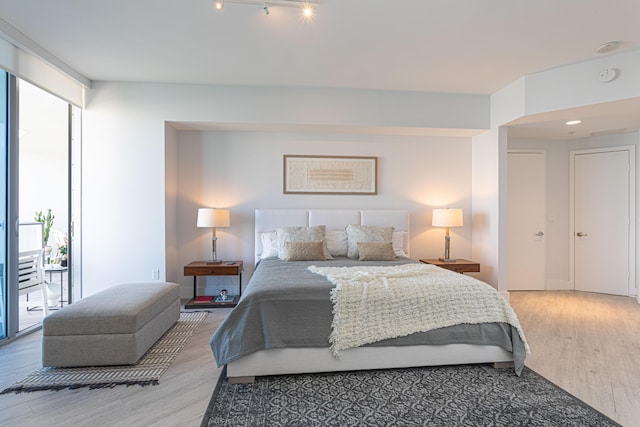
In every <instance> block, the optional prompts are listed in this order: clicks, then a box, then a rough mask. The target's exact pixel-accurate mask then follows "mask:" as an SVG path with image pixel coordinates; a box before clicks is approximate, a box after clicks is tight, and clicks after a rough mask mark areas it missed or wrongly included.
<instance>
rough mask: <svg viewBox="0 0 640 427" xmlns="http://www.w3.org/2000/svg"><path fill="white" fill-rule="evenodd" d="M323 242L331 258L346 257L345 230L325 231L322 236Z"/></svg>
mask: <svg viewBox="0 0 640 427" xmlns="http://www.w3.org/2000/svg"><path fill="white" fill-rule="evenodd" d="M324 236H325V239H324V241H325V242H326V243H327V249H329V253H330V254H331V255H333V256H347V252H348V245H347V231H346V230H327V231H326V232H325V234H324Z"/></svg>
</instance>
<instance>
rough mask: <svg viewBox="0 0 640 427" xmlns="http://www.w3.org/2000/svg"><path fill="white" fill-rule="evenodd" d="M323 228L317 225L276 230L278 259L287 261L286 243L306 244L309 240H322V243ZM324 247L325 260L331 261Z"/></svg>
mask: <svg viewBox="0 0 640 427" xmlns="http://www.w3.org/2000/svg"><path fill="white" fill-rule="evenodd" d="M324 233H325V226H324V225H318V226H315V227H282V228H278V229H276V236H277V241H278V258H280V259H282V260H286V259H287V246H286V244H287V242H307V241H311V240H322V241H323V242H324ZM323 246H324V249H323V250H324V257H325V259H333V258H332V257H331V254H330V253H329V250H328V249H327V248H326V244H324V243H323Z"/></svg>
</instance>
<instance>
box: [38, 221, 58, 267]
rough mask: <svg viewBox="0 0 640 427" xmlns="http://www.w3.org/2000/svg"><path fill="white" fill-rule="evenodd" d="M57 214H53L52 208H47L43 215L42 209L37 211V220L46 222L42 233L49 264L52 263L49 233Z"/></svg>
mask: <svg viewBox="0 0 640 427" xmlns="http://www.w3.org/2000/svg"><path fill="white" fill-rule="evenodd" d="M54 218H55V215H53V214H51V209H47V214H46V215H43V214H42V211H40V212H36V216H35V218H34V219H35V221H36V222H41V223H43V224H44V231H43V235H42V241H43V243H44V254H45V259H46V260H47V264H50V263H51V246H49V233H51V227H53V219H54Z"/></svg>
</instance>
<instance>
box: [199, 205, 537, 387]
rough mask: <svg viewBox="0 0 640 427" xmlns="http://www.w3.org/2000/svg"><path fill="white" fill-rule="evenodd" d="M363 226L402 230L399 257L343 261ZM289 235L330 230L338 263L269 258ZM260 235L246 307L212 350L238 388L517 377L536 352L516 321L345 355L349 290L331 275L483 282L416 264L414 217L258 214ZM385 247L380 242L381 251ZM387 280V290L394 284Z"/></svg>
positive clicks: (368, 345)
mask: <svg viewBox="0 0 640 427" xmlns="http://www.w3.org/2000/svg"><path fill="white" fill-rule="evenodd" d="M358 226H360V229H362V228H367V227H369V228H371V229H375V228H389V227H393V229H392V230H393V236H392V241H393V252H394V255H396V257H394V258H395V259H391V258H389V259H388V260H385V261H379V260H375V261H361V260H359V259H353V258H350V257H345V256H342V255H343V253H342V249H340V250H338V249H336V246H335V243H336V241H335V240H336V236H340V238H341V239H343V240H344V239H345V238H346V237H344V230H345V229H346V228H347V227H358ZM284 227H298V228H301V229H303V228H308V229H314V230H315V229H317V228H322V229H323V233H326V234H324V236H325V237H326V241H324V242H323V244H324V245H325V246H324V253H325V254H326V253H327V249H330V251H329V252H331V253H338V255H336V256H333V257H332V258H333V259H331V260H317V259H312V260H295V261H284V260H281V259H279V258H278V257H277V256H275V255H276V253H277V252H275V253H271V254H270V253H269V251H270V250H271V251H273V250H274V249H277V248H269V247H268V246H269V245H270V244H274V245H277V244H278V241H277V240H276V241H274V239H275V237H276V233H275V231H276V230H278V229H280V230H279V231H282V229H283V228H284ZM356 230H357V229H356ZM255 233H256V238H255V253H256V262H257V267H256V270H255V271H254V273H253V276H252V278H251V280H250V282H249V285H248V286H247V288H246V290H245V292H244V293H243V295H242V298H241V300H240V301H239V303H238V305H237V306H236V307H235V308H234V309H233V311H232V312H231V313H230V314H229V315H228V316H227V318H226V319H225V320H224V321H223V322H222V324H221V325H220V327H219V328H218V329H217V330H216V332H215V333H214V335H213V336H212V338H211V342H210V344H211V349H212V351H213V353H214V357H215V359H216V363H217V364H218V366H223V365H227V376H228V377H229V379H230V381H232V382H247V381H252V380H253V378H255V376H263V375H278V374H294V373H310V372H332V371H346V370H362V369H386V368H402V367H415V366H434V365H450V364H468V363H493V364H496V365H506V366H509V365H513V366H514V368H515V371H516V373H517V374H519V373H520V372H521V370H522V368H523V367H524V358H525V357H526V353H527V352H528V347H527V344H526V340H525V339H524V335H523V333H522V331H521V329H520V328H519V324H518V322H517V318H516V319H515V322H510V323H507V322H503V321H500V322H487V323H480V324H456V325H451V326H446V327H441V328H437V329H431V330H428V331H419V332H416V333H411V334H408V335H404V336H396V337H391V338H385V339H381V340H377V341H375V342H365V343H364V344H363V345H359V346H357V347H352V348H350V347H349V346H346V347H345V348H339V349H336V342H334V340H335V333H334V331H335V329H336V325H335V322H336V317H337V316H333V313H334V312H336V310H337V307H338V306H337V305H336V300H335V299H334V295H335V294H336V293H337V290H336V288H342V287H341V286H337V285H336V283H337V282H336V280H339V279H336V277H334V276H336V275H335V274H331V275H329V276H328V275H327V274H328V273H327V272H333V273H336V272H338V271H340V272H342V271H351V270H354V269H355V270H366V271H367V272H368V271H371V269H372V268H373V269H374V270H376V271H378V270H384V271H396V269H405V270H416V269H420V270H421V271H422V269H423V268H424V269H426V268H432V269H435V270H437V271H429V272H428V273H429V274H436V275H437V277H443V278H446V279H447V280H458V281H460V280H462V281H465V280H466V281H467V282H470V281H475V282H479V281H477V280H475V279H472V278H469V277H468V276H463V275H461V274H458V273H454V272H450V271H447V270H444V269H440V268H438V267H435V266H427V265H425V264H421V263H416V262H415V261H413V260H411V259H410V258H409V215H408V212H407V211H404V210H303V209H293V210H282V209H259V210H256V212H255ZM349 237H353V236H352V235H349ZM280 240H285V239H283V238H281V239H280ZM299 240H304V239H299ZM374 240H375V239H374ZM385 240H386V237H385ZM280 243H282V242H280ZM306 243H312V242H306ZM306 243H305V244H306ZM316 243H317V242H313V246H314V248H315V249H318V248H317V245H316ZM327 243H329V246H330V247H329V248H327V246H326V245H327ZM332 243H333V244H332ZM342 244H343V243H342V242H341V245H342ZM290 245H291V246H290ZM375 245H378V246H375ZM382 245H383V244H382V243H380V244H378V243H374V244H372V246H375V250H378V248H379V247H380V246H382ZM358 247H360V248H361V253H360V257H362V256H363V254H364V255H366V254H365V253H364V251H365V250H367V251H368V249H367V248H368V247H365V246H358ZM287 248H289V249H290V252H289V255H291V254H292V253H293V251H295V250H296V249H295V246H293V244H291V243H287ZM385 248H386V247H385ZM280 249H282V248H280ZM315 249H314V250H315ZM386 249H388V248H386ZM349 250H351V247H350V246H349ZM336 251H337V252H336ZM349 255H352V254H350V253H349ZM365 258H366V257H365ZM374 258H375V257H374ZM327 267H329V268H327ZM320 270H326V271H324V272H323V271H320ZM320 273H323V274H320ZM366 274H368V273H366ZM420 274H423V273H422V272H421V273H420ZM442 275H445V276H446V277H445V276H442ZM447 275H448V276H447ZM434 277H435V276H434ZM384 280H385V283H386V278H385V279H384ZM479 283H481V282H479ZM385 286H386V285H385ZM485 286H486V287H489V285H486V284H485ZM456 289H457V288H456ZM491 290H492V291H494V290H493V289H491ZM343 298H344V297H343ZM500 299H502V300H503V298H502V297H500ZM345 301H346V300H345ZM378 302H379V301H378ZM505 303H506V302H505ZM506 305H507V306H508V303H506ZM506 310H510V307H508V308H507V309H506ZM382 311H384V310H382ZM513 316H515V314H513ZM343 317H344V318H345V319H346V318H347V316H343ZM345 323H346V322H345ZM330 336H331V343H330V342H329V341H330Z"/></svg>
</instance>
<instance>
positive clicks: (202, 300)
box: [191, 296, 214, 304]
mask: <svg viewBox="0 0 640 427" xmlns="http://www.w3.org/2000/svg"><path fill="white" fill-rule="evenodd" d="M213 298H214V297H210V296H200V297H195V298H194V299H193V301H191V302H192V303H193V304H208V303H210V302H211V301H212V300H213Z"/></svg>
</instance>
